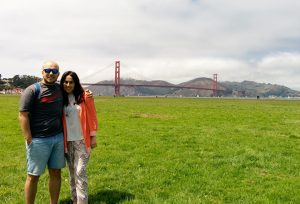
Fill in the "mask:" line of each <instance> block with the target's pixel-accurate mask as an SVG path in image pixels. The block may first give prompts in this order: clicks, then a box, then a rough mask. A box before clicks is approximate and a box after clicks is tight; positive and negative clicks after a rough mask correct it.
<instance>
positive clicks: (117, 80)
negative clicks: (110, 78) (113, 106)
mask: <svg viewBox="0 0 300 204" xmlns="http://www.w3.org/2000/svg"><path fill="white" fill-rule="evenodd" d="M115 96H120V61H116V62H115Z"/></svg>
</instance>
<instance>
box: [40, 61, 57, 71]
mask: <svg viewBox="0 0 300 204" xmlns="http://www.w3.org/2000/svg"><path fill="white" fill-rule="evenodd" d="M49 67H51V68H56V69H59V66H58V64H57V63H56V62H54V61H51V60H49V61H46V62H45V63H44V64H43V69H46V68H49Z"/></svg>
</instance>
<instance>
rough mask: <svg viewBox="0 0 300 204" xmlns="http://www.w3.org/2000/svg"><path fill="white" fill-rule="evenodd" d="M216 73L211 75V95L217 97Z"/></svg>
mask: <svg viewBox="0 0 300 204" xmlns="http://www.w3.org/2000/svg"><path fill="white" fill-rule="evenodd" d="M217 90H218V74H214V75H213V84H212V92H213V93H212V96H213V97H217V96H218V91H217Z"/></svg>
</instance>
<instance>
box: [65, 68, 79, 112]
mask: <svg viewBox="0 0 300 204" xmlns="http://www.w3.org/2000/svg"><path fill="white" fill-rule="evenodd" d="M67 76H71V77H72V79H73V81H74V85H75V86H74V90H73V94H74V96H75V101H76V104H80V103H81V102H82V101H83V100H84V98H83V94H84V90H83V88H82V86H81V84H80V81H79V78H78V76H77V74H76V73H75V72H72V71H66V72H65V73H64V74H63V75H62V77H61V80H60V88H61V90H62V93H63V103H64V105H65V106H67V105H68V104H69V98H68V93H67V92H66V91H65V90H64V82H65V80H66V77H67Z"/></svg>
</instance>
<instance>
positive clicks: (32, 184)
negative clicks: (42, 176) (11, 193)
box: [24, 174, 39, 204]
mask: <svg viewBox="0 0 300 204" xmlns="http://www.w3.org/2000/svg"><path fill="white" fill-rule="evenodd" d="M38 181H39V176H33V175H29V174H27V178H26V182H25V188H24V191H25V203H26V204H34V200H35V195H36V192H37V186H38Z"/></svg>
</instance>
